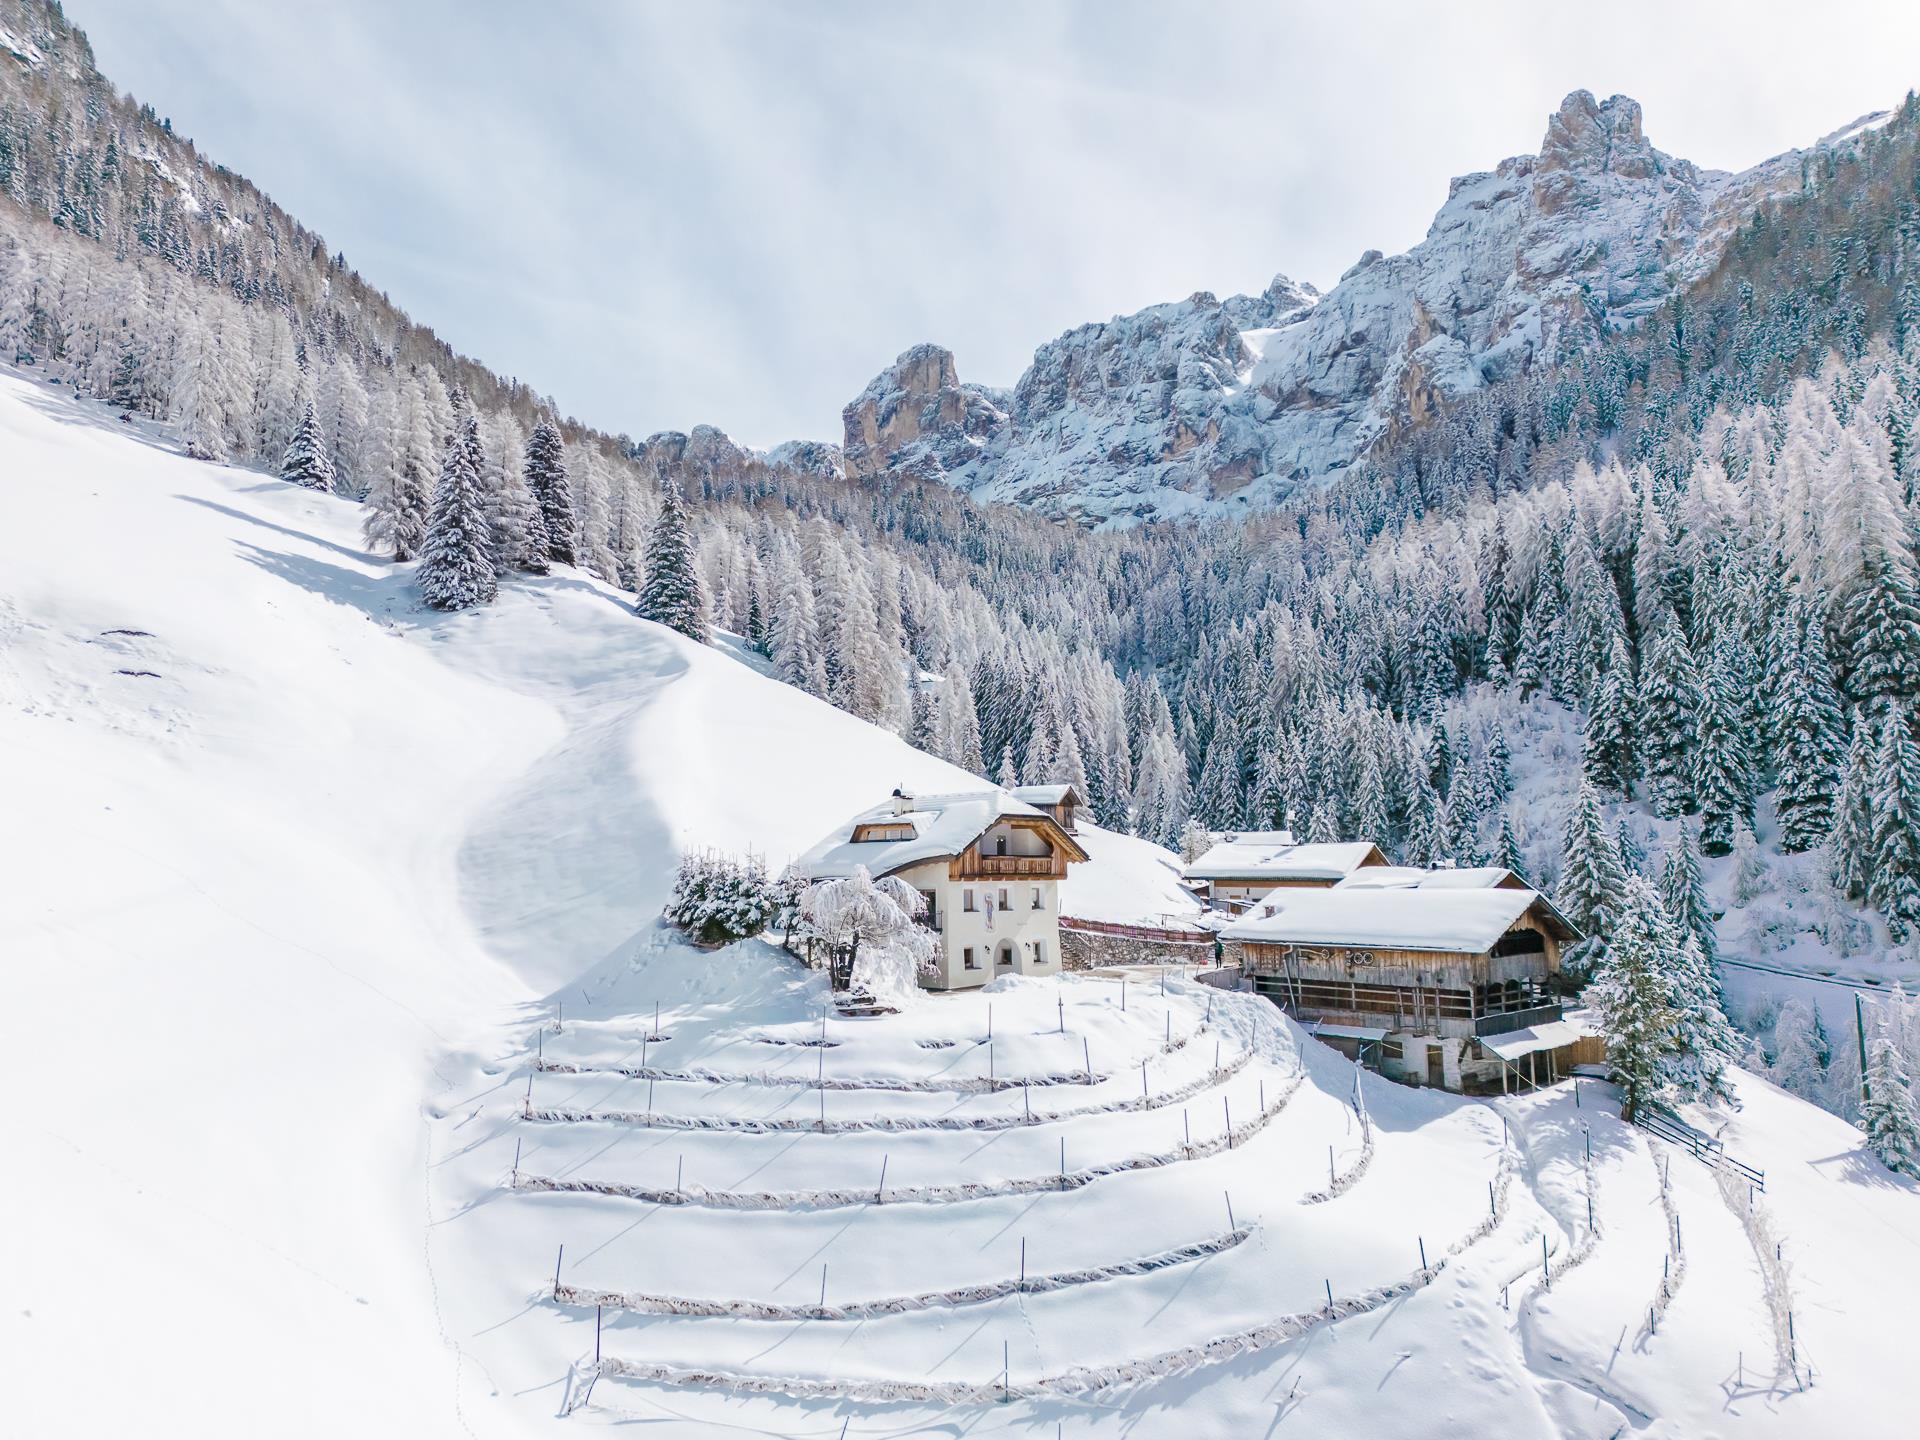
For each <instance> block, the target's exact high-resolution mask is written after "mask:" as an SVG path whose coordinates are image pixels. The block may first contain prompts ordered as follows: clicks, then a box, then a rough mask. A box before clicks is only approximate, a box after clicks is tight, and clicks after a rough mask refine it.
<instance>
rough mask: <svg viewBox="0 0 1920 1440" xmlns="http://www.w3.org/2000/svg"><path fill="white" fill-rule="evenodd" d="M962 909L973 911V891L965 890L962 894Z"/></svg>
mask: <svg viewBox="0 0 1920 1440" xmlns="http://www.w3.org/2000/svg"><path fill="white" fill-rule="evenodd" d="M960 908H961V909H962V910H971V909H973V891H971V890H963V891H961V892H960Z"/></svg>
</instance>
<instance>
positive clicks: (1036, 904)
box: [1033, 885, 1046, 910]
mask: <svg viewBox="0 0 1920 1440" xmlns="http://www.w3.org/2000/svg"><path fill="white" fill-rule="evenodd" d="M1033 908H1034V909H1036V910H1044V909H1045V908H1046V905H1045V904H1044V903H1043V902H1042V901H1041V899H1040V887H1039V886H1038V885H1036V886H1034V887H1033Z"/></svg>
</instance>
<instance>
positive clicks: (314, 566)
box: [215, 506, 430, 625]
mask: <svg viewBox="0 0 1920 1440" xmlns="http://www.w3.org/2000/svg"><path fill="white" fill-rule="evenodd" d="M215 508H216V509H220V508H224V507H220V506H216V507H215ZM268 528H269V529H277V528H279V527H277V526H269V527H268ZM237 543H238V545H239V548H240V551H241V553H242V556H243V558H245V559H246V560H247V562H248V563H249V564H253V565H257V566H259V567H260V568H261V569H262V570H265V571H266V572H267V573H268V574H269V575H275V576H278V577H279V578H280V579H282V580H285V581H287V582H288V583H289V584H292V585H297V586H299V587H300V588H301V589H302V590H308V591H311V592H312V593H314V594H316V595H319V596H322V597H324V598H325V599H328V600H331V601H333V602H335V603H336V604H339V605H349V606H351V607H353V608H354V609H355V610H358V611H360V612H361V613H362V614H363V615H365V616H366V617H367V618H368V619H369V620H373V621H375V622H376V623H379V624H382V625H391V624H394V623H396V622H398V621H400V620H402V619H405V620H408V621H410V622H414V623H418V622H419V621H420V620H421V619H422V618H424V617H425V616H426V615H427V614H429V613H430V612H426V611H425V610H424V608H423V607H422V606H421V605H420V603H419V601H418V600H417V599H415V598H414V596H413V593H412V590H411V588H410V587H409V585H408V583H407V577H406V576H404V575H382V576H372V575H365V574H362V573H361V572H360V571H358V570H349V569H347V568H346V567H345V566H342V565H329V564H328V563H327V562H326V561H324V560H316V559H313V558H311V557H310V556H305V555H293V554H289V553H288V552H286V551H284V550H263V549H262V548H260V547H259V546H258V545H250V544H248V543H247V542H246V541H244V540H242V541H239V542H237Z"/></svg>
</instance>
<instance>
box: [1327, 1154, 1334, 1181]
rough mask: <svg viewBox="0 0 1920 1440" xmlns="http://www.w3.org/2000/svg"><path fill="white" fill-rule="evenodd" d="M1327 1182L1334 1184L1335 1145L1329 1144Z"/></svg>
mask: <svg viewBox="0 0 1920 1440" xmlns="http://www.w3.org/2000/svg"><path fill="white" fill-rule="evenodd" d="M1327 1184H1328V1185H1332V1184H1333V1147H1332V1146H1331V1145H1329V1146H1327Z"/></svg>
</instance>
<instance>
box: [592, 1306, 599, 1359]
mask: <svg viewBox="0 0 1920 1440" xmlns="http://www.w3.org/2000/svg"><path fill="white" fill-rule="evenodd" d="M593 1363H594V1364H596V1365H598V1364H599V1363H600V1307H599V1306H598V1305H595V1306H594V1307H593Z"/></svg>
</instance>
